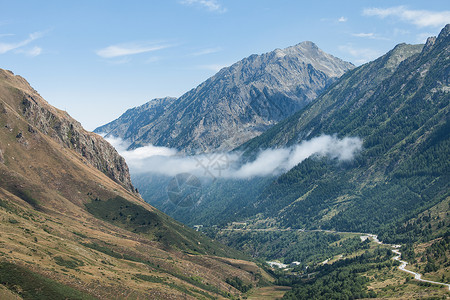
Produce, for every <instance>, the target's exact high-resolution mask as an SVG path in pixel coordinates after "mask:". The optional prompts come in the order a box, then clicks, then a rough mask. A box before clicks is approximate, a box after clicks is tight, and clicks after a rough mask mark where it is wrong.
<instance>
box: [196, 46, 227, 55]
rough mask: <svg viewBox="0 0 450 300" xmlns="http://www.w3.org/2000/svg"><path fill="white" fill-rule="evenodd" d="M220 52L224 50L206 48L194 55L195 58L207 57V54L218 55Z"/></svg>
mask: <svg viewBox="0 0 450 300" xmlns="http://www.w3.org/2000/svg"><path fill="white" fill-rule="evenodd" d="M219 51H222V48H220V47H216V48H206V49H203V50H200V51H197V52H194V53H192V54H191V55H193V56H201V55H207V54H213V53H217V52H219Z"/></svg>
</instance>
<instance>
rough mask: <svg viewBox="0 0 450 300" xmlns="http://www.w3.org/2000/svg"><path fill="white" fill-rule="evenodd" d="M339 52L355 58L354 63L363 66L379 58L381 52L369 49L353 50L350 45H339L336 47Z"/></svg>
mask: <svg viewBox="0 0 450 300" xmlns="http://www.w3.org/2000/svg"><path fill="white" fill-rule="evenodd" d="M338 48H339V50H340V51H342V52H345V53H347V54H349V55H351V56H353V57H354V58H355V63H357V64H363V63H366V62H369V61H372V60H374V59H376V58H378V57H379V56H381V54H382V53H381V52H380V51H378V50H375V49H371V48H355V47H353V46H352V45H341V46H339V47H338Z"/></svg>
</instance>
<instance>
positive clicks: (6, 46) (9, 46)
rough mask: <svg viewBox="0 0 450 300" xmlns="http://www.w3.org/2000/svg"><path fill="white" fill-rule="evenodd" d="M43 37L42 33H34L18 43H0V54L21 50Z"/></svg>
mask: <svg viewBox="0 0 450 300" xmlns="http://www.w3.org/2000/svg"><path fill="white" fill-rule="evenodd" d="M43 36H44V33H42V32H34V33H31V34H30V35H29V36H28V38H27V39H25V40H22V41H19V42H15V43H0V54H4V53H7V52H9V51H11V50H16V49H19V48H22V47H24V46H26V45H28V44H30V43H31V42H33V41H35V40H37V39H39V38H41V37H43Z"/></svg>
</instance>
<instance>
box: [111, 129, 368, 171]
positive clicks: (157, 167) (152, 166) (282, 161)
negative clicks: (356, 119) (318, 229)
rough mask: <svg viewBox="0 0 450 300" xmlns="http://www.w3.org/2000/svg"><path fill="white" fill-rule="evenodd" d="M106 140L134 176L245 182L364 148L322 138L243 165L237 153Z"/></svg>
mask: <svg viewBox="0 0 450 300" xmlns="http://www.w3.org/2000/svg"><path fill="white" fill-rule="evenodd" d="M106 139H107V140H108V141H109V142H110V143H111V144H112V145H113V146H114V147H115V148H116V149H117V151H118V152H119V153H120V154H121V155H122V156H123V157H124V158H125V159H126V161H127V163H128V165H129V167H130V170H131V171H132V172H133V173H135V174H143V173H152V174H159V175H166V176H175V175H176V174H179V173H191V174H194V175H196V176H198V177H212V178H218V177H221V178H242V179H244V178H252V177H262V176H270V175H278V174H281V173H283V172H286V171H288V170H290V169H291V168H293V167H295V166H296V165H297V164H299V163H300V162H302V161H303V160H305V159H307V158H309V157H313V156H317V157H329V158H332V159H337V160H339V161H348V160H352V159H353V157H354V155H355V154H356V153H357V152H359V151H360V150H361V148H362V141H361V139H359V138H357V137H345V138H343V139H339V138H337V137H336V136H330V135H322V136H319V137H316V138H313V139H311V140H308V141H303V142H302V143H300V144H297V145H294V146H292V147H287V148H279V149H267V150H264V151H261V152H260V153H259V154H258V155H257V157H256V159H255V160H253V161H250V162H245V163H242V162H241V154H240V153H236V152H228V153H208V154H201V155H194V156H186V155H181V154H180V153H179V152H178V151H177V150H175V149H171V148H166V147H156V146H152V145H148V146H144V147H141V148H137V149H134V150H127V148H128V146H129V144H128V143H126V142H124V141H122V140H121V139H119V138H106Z"/></svg>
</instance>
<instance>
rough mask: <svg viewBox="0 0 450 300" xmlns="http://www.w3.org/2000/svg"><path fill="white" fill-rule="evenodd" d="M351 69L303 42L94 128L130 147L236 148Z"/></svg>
mask: <svg viewBox="0 0 450 300" xmlns="http://www.w3.org/2000/svg"><path fill="white" fill-rule="evenodd" d="M353 67H354V66H353V65H352V64H351V63H348V62H345V61H342V60H341V59H339V58H336V57H334V56H332V55H330V54H327V53H325V52H323V51H322V50H321V49H319V48H318V47H317V46H316V45H315V44H314V43H312V42H302V43H300V44H298V45H295V46H292V47H288V48H286V49H276V50H274V51H272V52H268V53H265V54H262V55H251V56H249V57H247V58H244V59H243V60H241V61H239V62H237V63H235V64H233V65H232V66H230V67H227V68H223V69H222V70H220V71H219V72H218V73H217V74H216V75H214V76H213V77H211V78H209V79H208V80H206V81H205V82H203V83H202V84H200V85H199V86H198V87H196V88H194V89H192V90H191V91H189V92H187V93H185V94H184V95H182V96H181V97H180V98H178V99H173V98H164V99H157V100H152V101H150V102H149V103H147V104H144V105H143V106H140V107H137V108H134V109H131V110H128V111H127V112H126V113H125V114H123V115H122V116H121V117H119V118H118V119H117V120H115V121H113V122H111V123H109V124H107V125H104V126H102V127H99V128H97V129H96V130H95V132H98V133H106V134H107V135H109V136H116V137H121V138H123V139H125V140H127V141H128V142H130V143H131V146H130V148H138V147H140V146H143V145H146V144H153V145H157V146H166V147H172V148H177V149H178V150H180V151H182V152H185V153H188V154H189V153H201V152H210V151H214V150H227V149H232V148H234V147H236V146H239V145H241V144H242V143H244V142H246V141H248V140H250V139H251V138H253V137H255V136H258V135H260V134H261V133H263V132H264V131H266V130H267V129H268V128H270V127H271V126H273V125H274V124H276V123H277V122H279V121H281V120H282V119H284V118H286V117H288V116H290V115H292V114H293V113H294V112H296V111H298V110H299V109H300V108H302V107H304V106H305V105H306V104H308V103H310V102H311V101H313V99H315V98H316V97H317V96H318V95H319V94H320V93H321V92H322V91H323V90H324V89H325V88H326V87H328V86H329V85H330V84H331V83H333V82H334V81H335V80H336V79H337V78H339V77H340V76H341V75H342V74H344V73H345V72H346V71H347V70H350V69H353Z"/></svg>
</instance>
